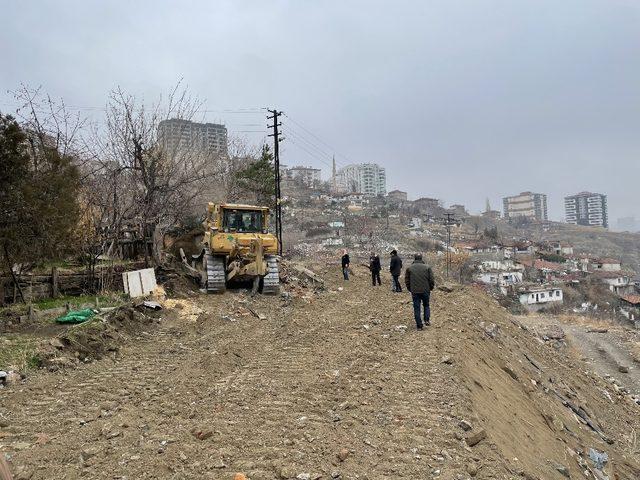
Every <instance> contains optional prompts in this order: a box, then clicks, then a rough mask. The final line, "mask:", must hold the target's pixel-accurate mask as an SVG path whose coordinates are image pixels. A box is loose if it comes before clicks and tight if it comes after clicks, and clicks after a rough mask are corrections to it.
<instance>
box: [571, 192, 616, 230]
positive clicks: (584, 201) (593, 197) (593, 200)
mask: <svg viewBox="0 0 640 480" xmlns="http://www.w3.org/2000/svg"><path fill="white" fill-rule="evenodd" d="M564 211H565V220H566V222H567V223H572V224H574V225H584V226H587V227H603V228H609V217H608V213H607V196H606V195H603V194H601V193H591V192H580V193H578V194H576V195H571V196H569V197H565V199H564Z"/></svg>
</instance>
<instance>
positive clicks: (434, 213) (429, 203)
mask: <svg viewBox="0 0 640 480" xmlns="http://www.w3.org/2000/svg"><path fill="white" fill-rule="evenodd" d="M412 205H413V209H414V211H415V212H414V213H419V214H422V215H428V216H429V217H431V218H433V217H439V216H441V215H442V212H443V211H444V209H443V208H442V205H441V202H440V200H438V199H437V198H429V197H421V198H418V199H417V200H414V201H413V202H412Z"/></svg>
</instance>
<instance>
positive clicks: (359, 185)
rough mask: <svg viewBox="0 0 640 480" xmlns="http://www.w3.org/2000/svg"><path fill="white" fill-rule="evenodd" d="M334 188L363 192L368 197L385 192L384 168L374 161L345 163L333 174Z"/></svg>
mask: <svg viewBox="0 0 640 480" xmlns="http://www.w3.org/2000/svg"><path fill="white" fill-rule="evenodd" d="M335 183H336V188H337V190H338V191H340V192H344V193H363V194H364V195H366V196H369V197H376V196H379V195H386V194H387V176H386V172H385V169H384V168H383V167H381V166H380V165H378V164H376V163H361V164H357V165H347V166H346V167H344V168H341V169H340V170H338V172H337V173H336V175H335Z"/></svg>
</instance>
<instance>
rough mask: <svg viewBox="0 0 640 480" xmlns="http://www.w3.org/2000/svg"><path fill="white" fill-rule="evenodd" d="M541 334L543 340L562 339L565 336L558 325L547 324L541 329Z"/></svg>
mask: <svg viewBox="0 0 640 480" xmlns="http://www.w3.org/2000/svg"><path fill="white" fill-rule="evenodd" d="M541 336H542V339H543V340H545V341H549V340H563V339H564V337H565V333H564V330H563V329H562V328H561V327H560V326H559V325H549V326H548V327H547V328H545V329H544V330H543V331H542V333H541Z"/></svg>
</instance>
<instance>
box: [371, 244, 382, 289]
mask: <svg viewBox="0 0 640 480" xmlns="http://www.w3.org/2000/svg"><path fill="white" fill-rule="evenodd" d="M369 270H371V283H373V286H374V287H375V286H376V281H377V282H378V285H382V282H381V281H380V270H382V265H381V264H380V257H379V256H378V255H376V254H375V253H373V252H371V256H370V257H369Z"/></svg>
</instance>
